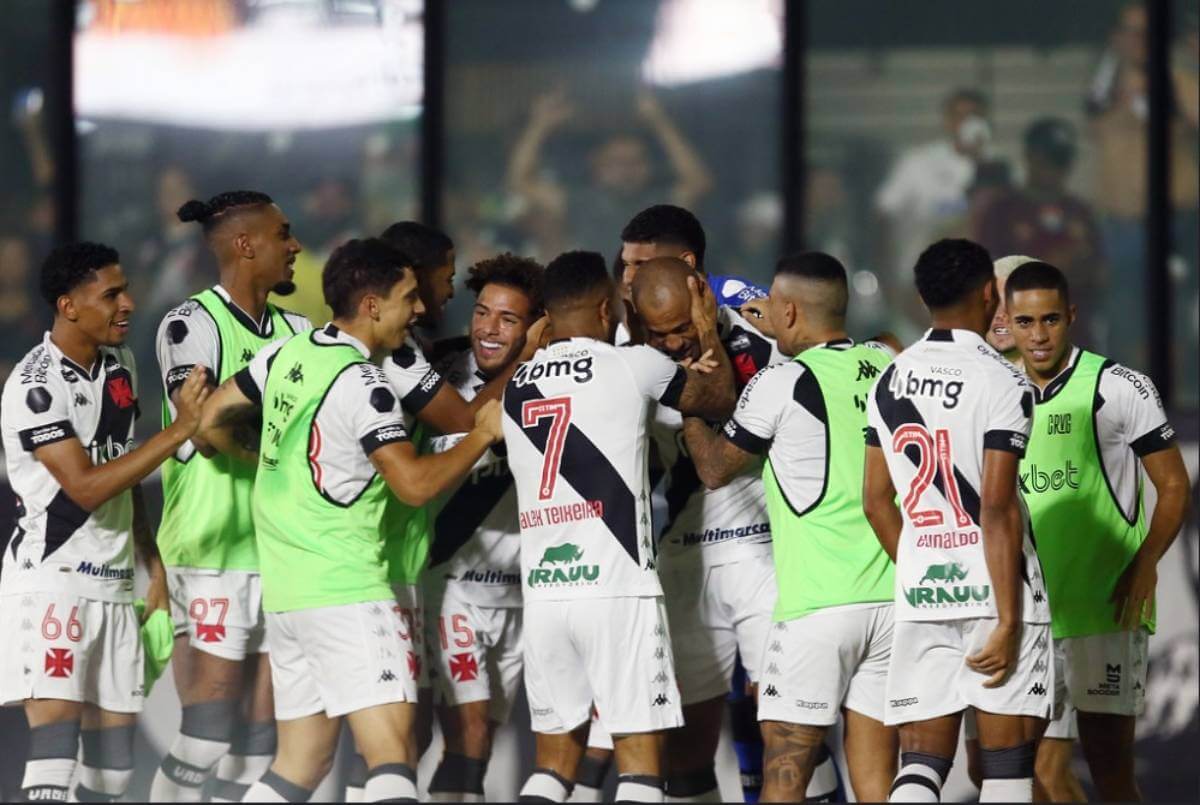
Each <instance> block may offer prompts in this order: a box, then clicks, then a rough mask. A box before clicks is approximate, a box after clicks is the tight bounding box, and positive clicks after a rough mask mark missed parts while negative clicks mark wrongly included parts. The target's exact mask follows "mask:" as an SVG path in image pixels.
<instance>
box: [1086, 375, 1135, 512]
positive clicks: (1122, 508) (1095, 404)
mask: <svg viewBox="0 0 1200 805" xmlns="http://www.w3.org/2000/svg"><path fill="white" fill-rule="evenodd" d="M1115 363H1116V361H1114V360H1111V359H1109V360H1105V361H1104V363H1103V364H1101V365H1100V371H1099V372H1097V373H1096V390H1095V391H1094V392H1093V393H1092V445H1093V446H1094V448H1095V451H1096V453H1095V456H1096V463H1097V464H1099V465H1100V474H1101V475H1102V476H1104V485H1105V486H1106V487H1108V494H1109V496H1110V497H1111V498H1112V502H1113V505H1114V506H1116V507H1117V511H1118V512H1120V514H1121V517H1122V518H1124V520H1125V522H1126V523H1128V524H1129V525H1131V526H1132V525H1136V524H1137V521H1138V511H1139V510H1140V509H1141V502H1142V474H1141V473H1140V472H1138V473H1135V475H1136V477H1137V483H1135V484H1134V485H1133V500H1131V501H1130V503H1131V504H1132V505H1130V506H1126V505H1125V504H1123V503H1122V502H1121V499H1120V498H1119V497H1117V488H1116V487H1115V486H1113V482H1112V479H1111V478H1109V477H1108V467H1107V466H1105V464H1104V449H1103V448H1102V447H1101V446H1100V409H1101V408H1103V407H1104V402H1105V401H1104V395H1102V394H1101V393H1100V378H1102V377H1104V373H1105V372H1107V371H1108V370H1109V369H1111V368H1112V366H1113V364H1115ZM1130 512H1132V513H1133V516H1132V517H1131V516H1130Z"/></svg>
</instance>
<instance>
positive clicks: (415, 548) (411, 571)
mask: <svg viewBox="0 0 1200 805" xmlns="http://www.w3.org/2000/svg"><path fill="white" fill-rule="evenodd" d="M428 436H429V434H428V432H427V430H426V428H425V426H424V425H422V424H420V423H416V424H415V425H414V427H413V432H412V443H413V444H414V445H417V446H418V449H419V451H420V452H421V453H427V452H428V451H429V438H428ZM383 540H384V544H383V555H384V558H385V559H386V560H387V567H388V581H390V582H391V583H392V584H405V585H412V584H419V583H420V581H421V574H422V573H424V572H425V566H426V565H427V564H428V563H429V545H430V543H431V542H432V541H433V524H432V523H431V522H430V512H429V504H426V505H424V506H416V507H413V506H409V505H408V504H407V503H404V502H402V501H401V500H400V499H399V498H397V497H396V496H395V495H391V496H389V498H388V501H387V504H386V506H385V509H384V513H383Z"/></svg>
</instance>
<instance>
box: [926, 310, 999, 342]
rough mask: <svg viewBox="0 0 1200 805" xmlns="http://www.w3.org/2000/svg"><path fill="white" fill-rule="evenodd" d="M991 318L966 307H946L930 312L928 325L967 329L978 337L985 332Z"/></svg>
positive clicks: (937, 327) (942, 328)
mask: <svg viewBox="0 0 1200 805" xmlns="http://www.w3.org/2000/svg"><path fill="white" fill-rule="evenodd" d="M989 321H991V319H988V318H985V317H984V316H981V315H978V314H977V312H976V311H974V310H969V309H966V308H947V309H945V310H938V311H936V312H934V313H933V314H932V321H931V322H930V325H929V326H930V327H932V328H933V329H934V330H969V331H970V332H972V333H975V334H976V335H978V336H979V337H980V338H983V334H984V333H986V332H987V328H988V322H989Z"/></svg>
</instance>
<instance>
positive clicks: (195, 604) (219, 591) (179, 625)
mask: <svg viewBox="0 0 1200 805" xmlns="http://www.w3.org/2000/svg"><path fill="white" fill-rule="evenodd" d="M167 588H168V589H169V591H170V594H171V620H172V621H174V623H175V636H176V637H178V636H180V635H182V634H185V633H186V634H187V636H188V645H190V646H191V647H192V648H195V649H198V650H200V651H203V652H204V653H205V654H212V655H213V656H215V657H222V658H224V659H226V660H233V661H234V662H241V661H242V660H244V659H246V657H247V656H249V655H250V654H259V653H261V652H263V651H266V650H267V643H266V631H265V630H266V619H265V618H264V617H263V611H262V579H261V577H260V576H259V575H258V574H257V573H255V572H253V571H249V570H210V569H207V568H195V567H168V568H167Z"/></svg>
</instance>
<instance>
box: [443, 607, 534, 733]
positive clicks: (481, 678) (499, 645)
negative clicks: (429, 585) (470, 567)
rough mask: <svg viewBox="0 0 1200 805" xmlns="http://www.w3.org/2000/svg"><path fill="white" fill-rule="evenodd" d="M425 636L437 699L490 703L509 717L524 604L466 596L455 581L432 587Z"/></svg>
mask: <svg viewBox="0 0 1200 805" xmlns="http://www.w3.org/2000/svg"><path fill="white" fill-rule="evenodd" d="M427 592H428V593H429V597H428V598H427V599H426V604H427V605H428V607H429V609H428V612H427V616H428V617H427V618H426V621H425V640H426V645H427V646H428V656H429V660H430V663H431V667H430V677H431V681H432V683H433V696H434V703H436V704H439V705H447V706H450V707H454V706H456V705H460V704H468V703H470V702H484V701H486V702H488V717H489V718H490V720H491V721H493V722H495V723H497V724H505V723H507V722H508V717H509V714H510V713H512V706H513V701H514V700H515V699H516V696H517V688H518V686H519V685H520V684H521V669H522V667H523V666H524V664H525V661H524V658H523V656H522V653H521V615H522V613H521V608H520V607H488V606H481V605H479V604H476V603H473V602H471V601H468V600H466V599H465V598H464V597H463V596H462V595H461V592H460V590H459V588H458V587H457V586H456V585H454V584H448V585H446V586H445V587H444V588H442V589H441V590H440V592H439V591H434V590H427Z"/></svg>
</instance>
